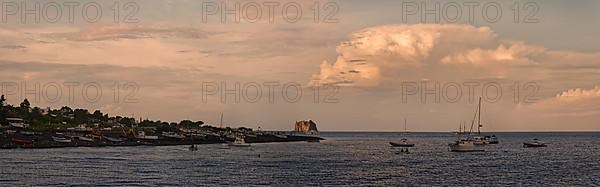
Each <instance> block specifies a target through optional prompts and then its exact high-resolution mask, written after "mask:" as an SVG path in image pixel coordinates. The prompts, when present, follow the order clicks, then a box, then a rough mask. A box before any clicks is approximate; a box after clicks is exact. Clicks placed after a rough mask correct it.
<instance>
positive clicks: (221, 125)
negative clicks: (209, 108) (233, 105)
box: [220, 112, 223, 128]
mask: <svg viewBox="0 0 600 187" xmlns="http://www.w3.org/2000/svg"><path fill="white" fill-rule="evenodd" d="M220 128H223V112H221V123H220Z"/></svg>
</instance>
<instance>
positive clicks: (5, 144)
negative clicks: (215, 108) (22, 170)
mask: <svg viewBox="0 0 600 187" xmlns="http://www.w3.org/2000/svg"><path fill="white" fill-rule="evenodd" d="M13 137H14V136H13ZM13 137H9V136H2V138H1V139H0V149H54V148H72V147H135V146H176V145H192V144H198V145H201V144H223V143H228V142H232V141H233V140H234V139H231V138H222V137H218V136H213V137H209V138H206V139H203V140H192V139H181V140H176V139H170V138H163V139H158V140H142V139H136V138H129V139H126V140H123V142H109V141H103V140H98V141H94V142H86V141H81V140H76V139H73V140H72V142H70V143H59V142H53V141H52V140H51V139H50V140H49V139H48V138H47V137H46V138H44V139H42V140H38V141H36V142H34V143H32V144H31V145H16V144H14V143H12V142H11V140H12V138H13ZM245 140H246V142H247V143H276V142H310V141H321V140H325V139H324V138H321V137H317V136H298V135H286V137H285V138H282V137H277V136H275V135H257V136H256V137H246V138H245Z"/></svg>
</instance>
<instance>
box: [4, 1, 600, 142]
mask: <svg viewBox="0 0 600 187" xmlns="http://www.w3.org/2000/svg"><path fill="white" fill-rule="evenodd" d="M36 2H38V3H40V7H39V8H35V3H36ZM54 2H56V4H51V3H49V2H47V1H10V2H9V1H3V4H2V7H1V8H2V9H1V10H0V11H1V12H0V14H1V16H2V22H1V23H0V82H1V83H2V85H1V87H0V88H1V92H2V94H5V95H7V98H8V101H9V103H11V104H14V105H16V104H18V103H19V102H20V101H21V100H22V99H24V98H28V99H29V100H30V101H31V102H32V104H33V105H35V106H40V107H54V108H55V107H61V106H65V105H67V106H71V107H81V108H88V109H89V110H102V111H104V112H105V113H108V114H110V115H123V116H133V117H135V118H144V119H145V118H148V119H153V120H163V121H180V120H184V119H191V120H202V121H204V122H206V123H209V124H218V123H219V118H220V114H221V113H223V114H224V123H225V124H224V125H227V126H233V127H238V126H246V127H251V128H257V127H259V126H260V127H261V128H262V129H272V130H291V129H292V127H293V124H294V122H295V121H297V120H305V119H312V120H314V121H316V122H317V124H318V127H319V129H320V130H329V131H401V130H403V128H404V124H403V123H404V119H405V118H406V119H407V121H408V129H409V130H410V131H454V130H457V129H458V126H459V124H461V123H466V124H471V123H472V120H473V119H474V114H475V111H476V109H477V99H478V98H479V97H483V107H482V114H481V117H482V124H483V131H598V130H600V124H598V121H600V107H599V106H600V87H599V86H600V79H599V78H600V61H599V60H598V59H600V45H597V44H598V43H600V35H598V34H597V33H600V24H599V21H598V20H599V18H600V13H599V12H598V11H597V10H598V8H600V2H598V1H594V0H589V1H587V0H581V1H558V0H544V1H361V0H343V1H341V0H340V1H322V0H312V1H291V0H283V1H191V0H147V1H131V3H128V2H125V1H79V4H78V5H73V4H71V3H73V2H71V1H54ZM236 3H240V7H239V8H237V10H239V12H238V14H240V20H239V21H238V22H236V20H235V16H236V15H234V14H224V16H223V15H222V14H221V13H222V12H225V13H231V12H235V10H236V8H235V6H236ZM273 3H278V5H277V6H275V5H274V4H273ZM436 3H438V4H439V7H438V8H437V9H436ZM223 5H224V6H225V7H221V6H223ZM267 5H272V6H267ZM467 5H469V6H467ZM423 6H425V7H423ZM57 7H58V9H57ZM215 7H216V9H215ZM256 7H260V10H259V9H257V8H256ZM284 7H286V8H284ZM414 7H417V9H418V10H415V9H411V8H414ZM457 7H458V8H460V14H458V12H459V11H458V9H457ZM484 7H486V8H484ZM270 8H272V9H270ZM471 8H472V10H473V13H472V14H470V13H469V10H471ZM223 9H227V10H229V11H223ZM424 9H426V10H430V11H423V10H424ZM432 9H433V11H431V10H432ZM69 10H73V12H72V14H71V13H70V12H69ZM96 10H101V14H98V12H97V11H96ZM231 10H233V11H231ZM284 10H287V11H284ZM297 10H300V11H297ZM315 10H318V12H317V11H315ZM497 10H500V12H501V14H499V12H498V11H497ZM517 10H518V11H517ZM421 11H423V12H421ZM59 12H60V14H58V13H59ZM259 12H260V14H259ZM300 12H301V13H300ZM432 12H433V13H432ZM422 13H429V14H422ZM484 13H485V14H484ZM35 14H37V15H39V16H40V18H39V21H37V22H36V20H35V19H36V18H35V17H36V15H35ZM258 15H260V18H259V17H258ZM270 15H272V16H270ZM458 15H460V16H458ZM497 15H501V16H497ZM57 16H59V17H60V19H57ZM436 16H439V18H438V20H436ZM223 17H225V20H223ZM253 18H255V19H253ZM269 18H272V19H269ZM37 84H39V86H38V87H36V85H37ZM69 85H70V86H69ZM238 85H239V86H238ZM436 85H439V86H438V87H437V88H436ZM469 85H470V86H469ZM236 88H237V89H236ZM469 88H472V89H469ZM32 90H33V91H32ZM232 90H233V91H232ZM432 90H433V91H432ZM470 90H472V92H470ZM236 98H237V100H236Z"/></svg>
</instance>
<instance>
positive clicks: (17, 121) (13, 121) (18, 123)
mask: <svg viewBox="0 0 600 187" xmlns="http://www.w3.org/2000/svg"><path fill="white" fill-rule="evenodd" d="M6 121H7V122H8V124H9V125H10V126H12V127H15V128H21V129H22V128H26V127H28V126H29V125H28V124H27V123H25V120H23V119H21V118H6Z"/></svg>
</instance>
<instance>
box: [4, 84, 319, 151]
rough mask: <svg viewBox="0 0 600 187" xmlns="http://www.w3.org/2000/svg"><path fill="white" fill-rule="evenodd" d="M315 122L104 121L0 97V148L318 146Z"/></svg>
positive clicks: (118, 118)
mask: <svg viewBox="0 0 600 187" xmlns="http://www.w3.org/2000/svg"><path fill="white" fill-rule="evenodd" d="M317 132H318V131H317V129H316V123H315V122H314V121H312V120H309V121H297V122H296V123H295V126H294V131H291V132H284V131H263V130H260V128H259V129H258V130H254V129H252V128H246V127H239V128H231V127H214V126H210V125H207V124H205V123H204V122H203V121H191V120H183V121H180V122H164V121H153V120H148V119H135V118H132V117H123V116H109V115H108V114H104V113H102V111H99V110H96V111H93V112H90V111H88V110H86V109H72V108H70V107H67V106H64V107H62V108H60V109H51V108H45V109H42V108H39V107H32V106H31V104H30V103H29V101H28V100H27V99H25V100H24V101H23V102H21V103H20V104H19V105H18V106H12V105H9V104H7V103H6V99H5V96H4V95H2V98H0V148H5V149H10V148H57V147H98V146H142V145H147V146H167V145H194V144H210V143H228V142H234V141H235V142H237V141H243V142H245V143H266V142H292V141H307V142H318V141H320V140H322V138H320V137H317V136H315V135H316V133H317Z"/></svg>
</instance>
